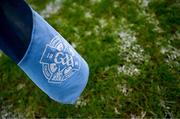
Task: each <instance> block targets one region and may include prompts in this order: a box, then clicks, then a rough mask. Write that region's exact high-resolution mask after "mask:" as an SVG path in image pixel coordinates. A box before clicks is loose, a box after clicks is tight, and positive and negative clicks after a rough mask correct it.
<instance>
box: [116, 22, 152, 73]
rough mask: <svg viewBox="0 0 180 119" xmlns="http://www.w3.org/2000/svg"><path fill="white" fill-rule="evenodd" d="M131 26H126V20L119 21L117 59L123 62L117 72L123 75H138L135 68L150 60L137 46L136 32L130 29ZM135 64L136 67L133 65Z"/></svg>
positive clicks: (137, 70)
mask: <svg viewBox="0 0 180 119" xmlns="http://www.w3.org/2000/svg"><path fill="white" fill-rule="evenodd" d="M130 26H132V24H128V23H127V21H126V19H122V20H121V25H120V28H121V29H120V32H119V41H118V44H119V57H120V58H121V60H122V61H123V65H122V66H120V67H118V69H117V70H118V72H119V73H123V74H125V75H129V76H133V75H139V74H140V70H139V69H138V68H137V66H138V65H141V64H142V63H143V62H147V61H148V60H149V58H150V56H149V55H148V54H146V53H145V52H144V49H143V48H142V47H141V46H140V45H139V44H138V42H137V38H136V36H135V35H136V32H134V31H132V30H131V29H130ZM135 64H136V65H135Z"/></svg>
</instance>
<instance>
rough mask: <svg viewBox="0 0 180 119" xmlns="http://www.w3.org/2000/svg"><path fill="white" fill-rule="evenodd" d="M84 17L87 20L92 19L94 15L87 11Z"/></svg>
mask: <svg viewBox="0 0 180 119" xmlns="http://www.w3.org/2000/svg"><path fill="white" fill-rule="evenodd" d="M84 17H85V18H87V19H90V18H92V17H93V14H92V13H91V12H90V11H87V12H85V13H84Z"/></svg>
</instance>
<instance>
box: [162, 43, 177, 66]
mask: <svg viewBox="0 0 180 119" xmlns="http://www.w3.org/2000/svg"><path fill="white" fill-rule="evenodd" d="M160 51H161V53H162V54H163V55H164V56H165V58H164V60H165V62H167V63H168V65H169V66H171V67H172V68H173V67H174V66H175V67H180V64H179V61H180V50H179V49H176V48H175V47H173V46H171V45H167V46H166V47H164V46H162V47H161V50H160Z"/></svg>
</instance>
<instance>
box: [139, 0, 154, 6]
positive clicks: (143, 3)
mask: <svg viewBox="0 0 180 119" xmlns="http://www.w3.org/2000/svg"><path fill="white" fill-rule="evenodd" d="M150 1H151V0H138V3H140V6H141V7H143V8H146V7H148V4H149V2H150Z"/></svg>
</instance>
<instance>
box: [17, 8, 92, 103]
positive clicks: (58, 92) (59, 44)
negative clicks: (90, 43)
mask: <svg viewBox="0 0 180 119" xmlns="http://www.w3.org/2000/svg"><path fill="white" fill-rule="evenodd" d="M32 13H33V30H32V36H31V42H30V44H29V47H28V49H27V51H26V53H25V55H24V57H23V59H22V60H21V61H20V62H19V63H18V65H19V66H20V67H21V69H22V70H23V71H24V72H25V73H26V74H27V75H28V76H29V77H30V79H31V80H32V81H33V82H34V83H35V84H36V85H37V86H38V87H39V88H40V89H41V90H43V91H44V92H45V93H46V94H47V95H48V96H49V97H50V98H52V99H54V100H55V101H57V102H60V103H64V104H73V103H75V101H76V100H77V99H78V97H79V96H80V94H81V93H82V91H83V90H84V88H85V86H86V84H87V81H88V76H89V68H88V65H87V63H86V62H85V61H84V59H83V58H82V57H81V56H80V55H79V54H78V53H77V52H76V51H75V50H74V49H73V48H72V46H71V45H70V44H69V43H68V42H67V41H66V40H65V39H64V38H63V37H62V36H61V35H60V34H59V33H58V32H57V31H56V30H54V29H53V28H52V27H51V26H50V25H49V24H48V23H47V22H46V21H45V20H44V19H43V18H42V17H41V16H40V15H38V14H37V13H36V12H35V11H34V10H32Z"/></svg>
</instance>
